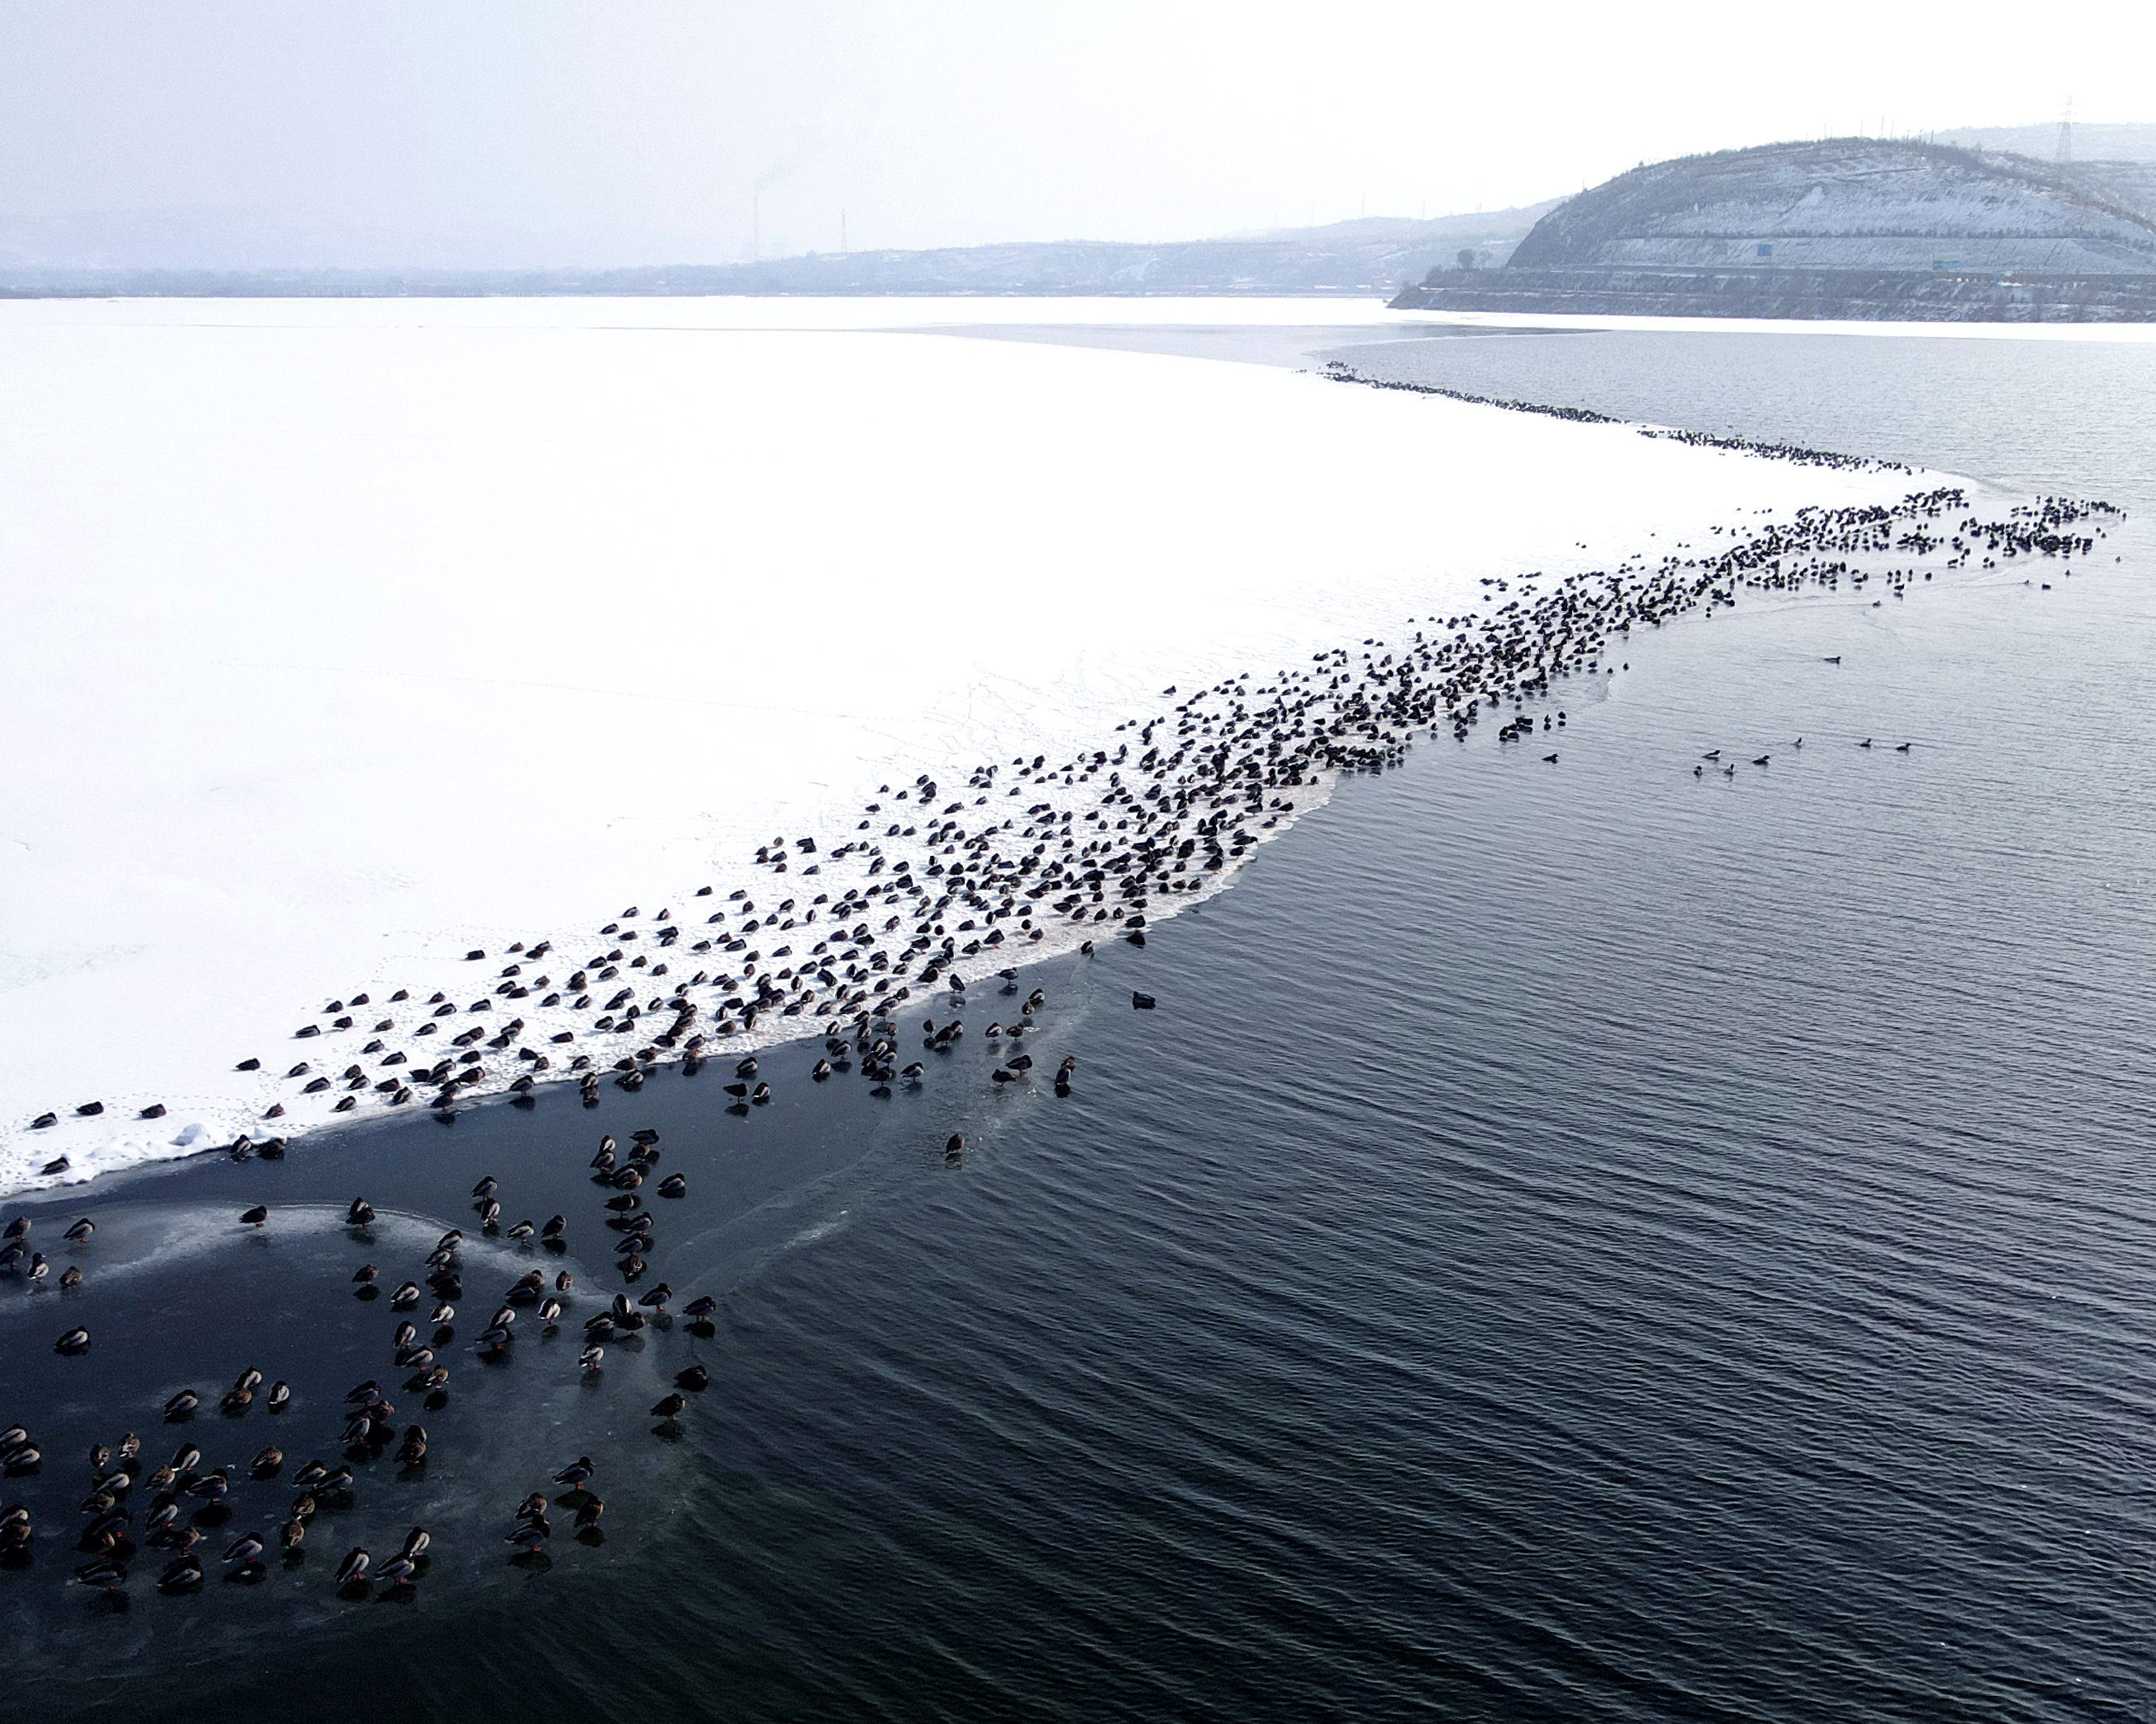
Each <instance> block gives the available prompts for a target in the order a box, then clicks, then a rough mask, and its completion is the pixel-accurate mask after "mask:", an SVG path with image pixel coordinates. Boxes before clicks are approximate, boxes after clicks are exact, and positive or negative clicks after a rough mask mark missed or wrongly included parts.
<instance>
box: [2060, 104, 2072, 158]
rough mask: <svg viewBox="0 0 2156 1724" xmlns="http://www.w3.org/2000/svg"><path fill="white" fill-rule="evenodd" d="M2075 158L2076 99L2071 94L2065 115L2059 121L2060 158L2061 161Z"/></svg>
mask: <svg viewBox="0 0 2156 1724" xmlns="http://www.w3.org/2000/svg"><path fill="white" fill-rule="evenodd" d="M2073 159H2074V99H2073V98H2072V97H2071V96H2068V97H2067V98H2066V114H2065V116H2064V117H2063V118H2061V120H2060V121H2059V160H2060V161H2061V162H2071V161H2072V160H2073Z"/></svg>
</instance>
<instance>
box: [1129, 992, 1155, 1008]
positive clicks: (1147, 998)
mask: <svg viewBox="0 0 2156 1724" xmlns="http://www.w3.org/2000/svg"><path fill="white" fill-rule="evenodd" d="M1159 1003H1160V1002H1159V1001H1158V1000H1157V999H1155V998H1153V997H1152V995H1151V994H1149V993H1138V992H1137V990H1136V989H1132V993H1131V1007H1132V1010H1134V1011H1139V1012H1150V1011H1152V1009H1153V1008H1154V1007H1156V1006H1157V1005H1158V1004H1159Z"/></svg>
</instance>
